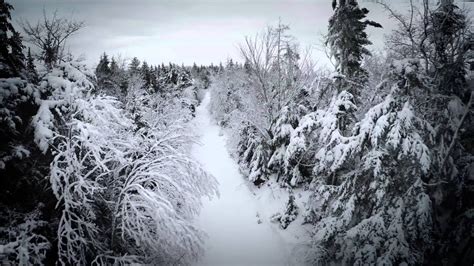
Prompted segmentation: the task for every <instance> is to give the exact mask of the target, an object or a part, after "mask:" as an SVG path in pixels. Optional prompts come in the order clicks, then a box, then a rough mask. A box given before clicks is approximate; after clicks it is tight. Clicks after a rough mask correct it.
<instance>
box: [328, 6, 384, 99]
mask: <svg viewBox="0 0 474 266" xmlns="http://www.w3.org/2000/svg"><path fill="white" fill-rule="evenodd" d="M332 6H333V9H334V15H332V17H331V18H330V19H329V29H328V36H327V40H326V44H327V45H329V47H330V48H331V55H332V56H333V57H334V59H335V61H336V69H337V71H338V72H339V73H340V74H341V75H343V76H344V78H346V79H348V80H352V81H353V82H357V83H363V82H365V80H366V78H367V71H366V70H364V69H363V68H362V66H361V61H362V58H363V56H365V55H370V52H369V51H368V50H367V48H365V46H367V45H369V44H371V42H370V41H369V40H368V38H367V33H366V32H365V29H366V28H367V26H373V27H382V26H381V25H380V24H379V23H376V22H374V21H370V20H364V21H363V19H364V18H365V17H366V16H367V14H368V13H369V11H368V10H367V9H366V8H360V7H359V4H358V3H357V0H333V5H332ZM356 90H357V89H356V88H353V89H350V90H349V92H350V93H352V94H354V95H357V94H358V92H357V91H356Z"/></svg>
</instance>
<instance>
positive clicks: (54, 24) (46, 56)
mask: <svg viewBox="0 0 474 266" xmlns="http://www.w3.org/2000/svg"><path fill="white" fill-rule="evenodd" d="M20 24H21V26H22V28H23V31H24V32H25V34H26V41H28V42H30V43H31V44H33V45H35V46H36V47H38V48H39V49H40V53H41V54H40V56H41V59H42V60H43V61H44V62H45V64H46V66H47V67H48V68H52V67H53V66H54V65H56V64H57V63H59V62H61V61H63V60H64V58H65V54H64V47H65V45H66V41H67V39H68V38H69V37H71V36H72V35H73V34H74V33H76V32H77V31H78V30H80V29H81V28H82V27H84V22H83V21H75V20H72V19H69V18H65V17H58V16H57V11H55V12H54V13H53V15H52V16H51V17H48V16H47V15H46V12H45V11H44V10H43V19H42V20H39V21H38V22H37V23H36V24H31V23H30V22H28V21H22V22H21V23H20Z"/></svg>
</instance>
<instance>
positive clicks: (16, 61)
mask: <svg viewBox="0 0 474 266" xmlns="http://www.w3.org/2000/svg"><path fill="white" fill-rule="evenodd" d="M11 10H13V6H12V5H10V4H9V3H7V2H5V1H1V2H0V43H2V45H1V46H0V78H7V77H12V76H15V77H18V76H23V75H24V73H23V71H24V69H25V64H24V61H25V56H24V54H23V48H24V46H23V43H22V41H21V36H20V34H19V33H18V32H17V31H16V30H15V28H13V25H12V24H11V21H10V20H11Z"/></svg>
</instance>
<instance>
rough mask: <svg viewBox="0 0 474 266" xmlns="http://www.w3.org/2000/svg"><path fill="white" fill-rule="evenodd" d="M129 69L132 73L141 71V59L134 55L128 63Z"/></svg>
mask: <svg viewBox="0 0 474 266" xmlns="http://www.w3.org/2000/svg"><path fill="white" fill-rule="evenodd" d="M128 71H129V72H130V75H133V74H138V73H140V60H138V58H136V57H134V58H133V59H132V61H131V62H130V64H129V65H128Z"/></svg>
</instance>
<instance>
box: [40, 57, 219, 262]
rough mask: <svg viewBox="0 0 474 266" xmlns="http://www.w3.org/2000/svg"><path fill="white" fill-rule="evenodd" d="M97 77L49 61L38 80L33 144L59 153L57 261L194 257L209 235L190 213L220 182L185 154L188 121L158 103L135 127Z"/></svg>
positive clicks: (55, 172) (55, 169)
mask: <svg viewBox="0 0 474 266" xmlns="http://www.w3.org/2000/svg"><path fill="white" fill-rule="evenodd" d="M91 77H92V75H91V74H89V73H87V72H86V70H85V68H84V67H82V66H80V65H78V64H75V63H64V64H61V65H59V67H57V68H55V69H54V70H52V71H51V72H50V73H49V74H48V75H46V76H45V77H44V78H43V81H42V83H41V86H42V88H43V90H45V91H49V92H50V93H51V96H50V97H49V98H48V100H44V101H43V102H42V103H41V106H40V108H39V111H38V114H37V115H36V116H35V118H34V124H35V141H36V143H37V145H38V146H39V147H40V148H41V150H42V151H43V152H48V151H50V152H51V153H52V154H53V155H54V159H53V162H52V164H51V174H50V177H49V178H50V183H51V187H52V191H53V192H54V195H55V196H56V198H57V200H58V205H57V208H59V209H61V211H62V214H61V217H60V222H59V228H58V230H57V234H58V235H57V239H58V244H57V245H58V257H59V258H58V259H59V262H60V263H64V264H87V263H92V262H94V263H98V264H104V263H106V264H107V263H112V264H115V263H118V264H129V263H151V264H161V265H165V264H167V265H169V264H187V263H189V262H191V261H193V260H194V259H196V258H197V257H198V256H199V255H200V254H201V253H202V249H203V237H204V235H203V232H201V231H200V230H199V229H197V228H195V227H194V226H193V225H192V223H191V218H192V217H193V216H194V215H195V214H196V213H197V212H198V210H199V208H200V204H201V201H200V199H201V197H202V196H211V195H213V194H214V193H215V192H216V183H215V181H214V179H212V178H210V177H209V176H208V175H207V174H206V173H205V172H204V171H203V170H202V169H201V168H200V166H199V165H198V164H197V163H196V162H194V161H193V160H191V159H190V158H189V157H188V152H189V145H190V143H191V142H192V139H191V138H190V136H189V135H186V134H184V133H183V132H189V130H186V129H184V127H185V126H186V125H185V124H183V123H180V122H179V121H177V122H176V123H168V126H166V127H164V126H163V125H162V123H159V121H158V120H159V117H160V114H158V113H153V114H154V115H149V116H148V120H147V121H146V122H147V123H146V124H145V125H141V126H140V127H137V125H136V124H135V123H134V121H133V120H132V119H130V118H129V114H128V113H127V111H126V110H125V109H123V108H122V107H121V103H120V102H118V101H116V100H115V99H114V98H111V97H105V96H95V95H91V94H90V92H91V90H92V89H93V85H92V83H91V82H90V80H91V79H90V78H91ZM146 111H147V112H149V113H152V112H154V111H153V110H152V109H150V110H146ZM153 117H157V119H156V121H154V120H153ZM157 121H158V122H157Z"/></svg>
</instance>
